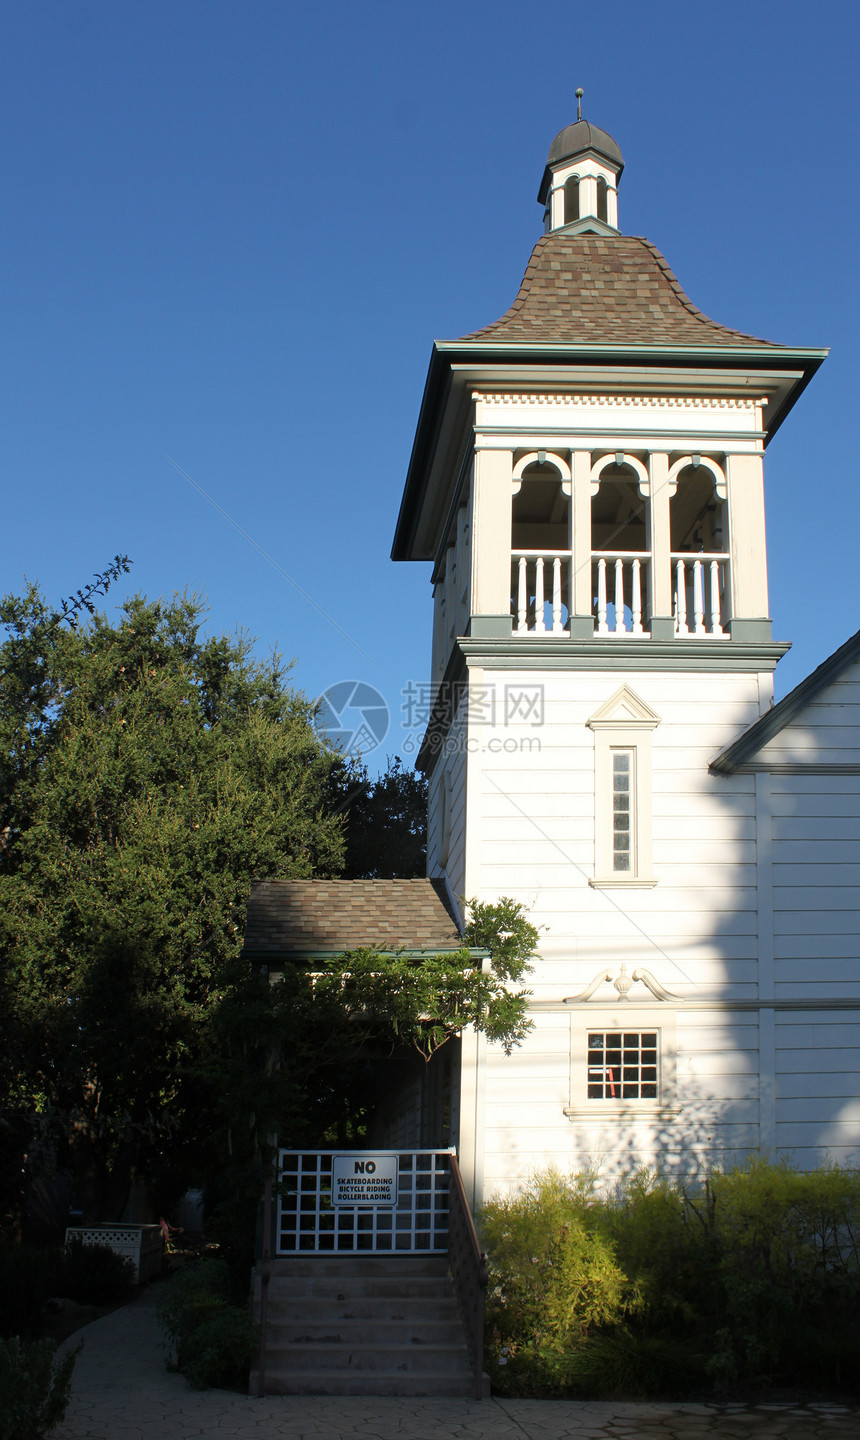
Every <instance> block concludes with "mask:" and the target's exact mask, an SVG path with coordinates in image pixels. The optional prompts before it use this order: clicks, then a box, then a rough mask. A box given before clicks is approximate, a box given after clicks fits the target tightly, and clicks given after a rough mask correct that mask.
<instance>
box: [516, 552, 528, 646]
mask: <svg viewBox="0 0 860 1440" xmlns="http://www.w3.org/2000/svg"><path fill="white" fill-rule="evenodd" d="M517 570H518V572H519V574H518V577H517V630H518V632H519V633H520V634H521V635H522V634H523V632H524V631H525V630H528V628H529V627H528V618H527V615H526V611H527V610H528V604H529V587H528V576H527V574H526V557H525V555H521V556H520V558H519V564H518V566H517Z"/></svg>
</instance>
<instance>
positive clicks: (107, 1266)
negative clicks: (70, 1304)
mask: <svg viewBox="0 0 860 1440" xmlns="http://www.w3.org/2000/svg"><path fill="white" fill-rule="evenodd" d="M133 1283H134V1265H133V1263H132V1261H131V1260H127V1259H126V1258H125V1256H124V1255H118V1254H117V1252H116V1251H115V1250H112V1249H111V1248H110V1246H109V1245H85V1244H84V1243H83V1242H82V1241H81V1240H78V1239H74V1238H73V1239H72V1240H71V1241H70V1243H69V1245H68V1246H67V1247H66V1253H65V1255H64V1257H63V1265H62V1270H61V1274H60V1277H59V1281H58V1289H57V1294H58V1295H62V1296H64V1297H65V1298H66V1299H68V1300H76V1301H77V1302H78V1304H79V1305H112V1304H114V1303H115V1302H116V1301H119V1300H124V1299H125V1298H126V1296H127V1295H128V1293H129V1291H130V1290H131V1288H132V1285H133Z"/></svg>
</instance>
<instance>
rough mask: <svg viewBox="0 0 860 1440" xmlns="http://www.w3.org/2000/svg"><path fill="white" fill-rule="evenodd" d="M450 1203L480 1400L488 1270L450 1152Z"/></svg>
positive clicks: (457, 1286)
mask: <svg viewBox="0 0 860 1440" xmlns="http://www.w3.org/2000/svg"><path fill="white" fill-rule="evenodd" d="M448 1205H449V1209H448V1264H449V1266H450V1269H451V1278H452V1279H453V1281H454V1290H455V1293H456V1296H457V1305H458V1307H459V1310H460V1318H461V1320H462V1322H463V1329H464V1331H465V1335H466V1346H467V1349H468V1351H469V1360H470V1362H471V1365H472V1377H473V1381H474V1391H473V1394H474V1398H475V1399H476V1400H481V1399H483V1385H484V1380H483V1375H484V1296H485V1291H486V1289H487V1280H488V1278H489V1272H488V1270H487V1257H486V1255H485V1254H484V1253H483V1251H482V1249H481V1244H480V1241H479V1240H478V1232H477V1230H476V1229H475V1222H474V1220H473V1219H472V1211H471V1209H470V1208H469V1201H468V1199H467V1198H466V1189H465V1186H464V1185H463V1177H462V1175H461V1174H460V1166H459V1164H458V1163H457V1157H456V1155H452V1156H451V1188H450V1195H449V1201H448Z"/></svg>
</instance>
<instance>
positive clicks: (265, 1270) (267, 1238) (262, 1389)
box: [257, 1151, 277, 1395]
mask: <svg viewBox="0 0 860 1440" xmlns="http://www.w3.org/2000/svg"><path fill="white" fill-rule="evenodd" d="M275 1155H276V1157H277V1151H275ZM271 1278H272V1172H271V1170H270V1171H269V1173H268V1175H267V1176H266V1184H265V1186H264V1189H263V1253H262V1255H261V1257H260V1364H259V1369H258V1374H259V1380H258V1387H259V1388H258V1390H257V1394H258V1395H265V1393H266V1328H267V1326H268V1321H269V1281H270V1279H271Z"/></svg>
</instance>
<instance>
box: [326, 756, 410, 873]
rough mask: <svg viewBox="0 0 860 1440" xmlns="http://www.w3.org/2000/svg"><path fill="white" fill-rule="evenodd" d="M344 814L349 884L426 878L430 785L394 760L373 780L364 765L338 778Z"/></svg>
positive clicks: (345, 859) (344, 770) (346, 866)
mask: <svg viewBox="0 0 860 1440" xmlns="http://www.w3.org/2000/svg"><path fill="white" fill-rule="evenodd" d="M336 778H337V788H338V791H339V799H338V803H339V805H340V806H341V807H342V809H343V814H344V820H345V828H346V853H345V856H344V867H343V875H344V878H345V879H347V880H365V879H368V880H372V879H377V878H379V879H383V880H398V879H400V880H411V879H415V878H417V877H420V876H422V875H424V874H426V863H427V781H426V780H425V778H424V776H423V775H422V774H421V773H420V772H419V771H417V770H407V769H406V768H405V766H404V765H403V762H402V761H401V760H400V758H399V756H395V757H394V758H393V759H392V758H390V757H389V760H388V765H387V766H386V769H385V771H384V772H383V774H382V775H379V776H377V778H376V779H375V780H371V779H370V777H369V775H368V773H367V769H366V768H365V767H364V766H360V765H359V766H352V767H349V766H344V767H343V770H342V771H341V772H339V773H338V774H337V777H336Z"/></svg>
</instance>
